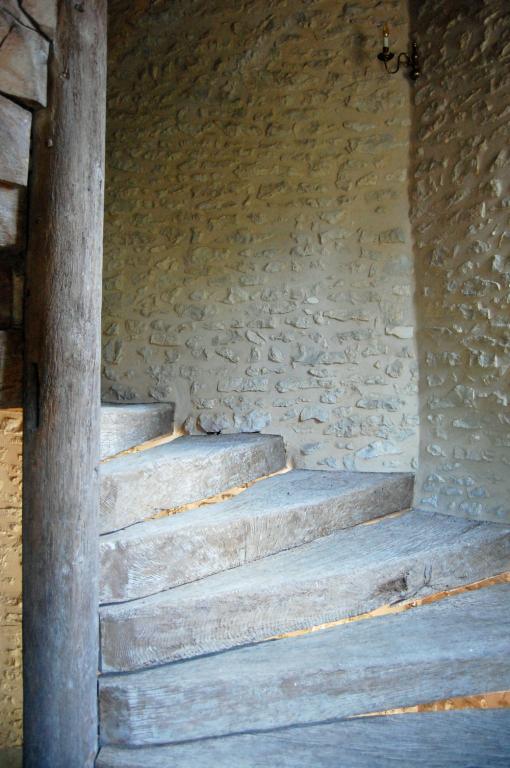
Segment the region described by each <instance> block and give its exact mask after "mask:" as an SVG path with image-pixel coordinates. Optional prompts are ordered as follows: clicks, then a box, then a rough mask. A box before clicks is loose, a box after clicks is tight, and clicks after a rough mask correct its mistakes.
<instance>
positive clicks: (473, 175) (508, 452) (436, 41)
mask: <svg viewBox="0 0 510 768" xmlns="http://www.w3.org/2000/svg"><path fill="white" fill-rule="evenodd" d="M509 11H510V8H509V6H508V3H507V2H505V1H504V0H485V1H484V0H471V1H470V2H469V3H465V2H447V3H444V2H441V0H420V2H419V3H415V4H414V7H413V8H412V15H413V20H414V25H415V27H416V30H417V35H418V38H419V41H420V45H421V51H422V57H423V78H422V79H421V80H420V81H419V82H418V84H417V88H416V92H415V93H416V104H415V111H414V137H413V151H412V157H413V166H414V167H413V174H412V178H414V183H413V187H412V219H413V229H414V237H415V245H416V265H417V266H416V268H417V284H418V286H419V291H418V325H419V328H420V334H419V340H418V349H419V352H420V369H421V375H420V399H421V430H422V441H421V445H422V449H421V455H420V474H419V478H418V485H419V487H418V496H417V501H418V506H420V507H421V508H423V509H431V510H437V511H440V512H449V513H452V514H456V515H461V516H464V517H473V518H480V519H488V520H495V521H506V522H510V410H509V407H508V406H509V398H510V378H509V371H510V309H509V298H510V292H509V289H510V239H509V238H510V230H509V226H508V225H509V213H510V130H509V124H510V67H509V64H510V13H509Z"/></svg>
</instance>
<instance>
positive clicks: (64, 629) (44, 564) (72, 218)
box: [23, 0, 106, 768]
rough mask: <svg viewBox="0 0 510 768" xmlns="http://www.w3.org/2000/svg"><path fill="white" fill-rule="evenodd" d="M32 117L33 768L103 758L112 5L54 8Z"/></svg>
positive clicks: (76, 766)
mask: <svg viewBox="0 0 510 768" xmlns="http://www.w3.org/2000/svg"><path fill="white" fill-rule="evenodd" d="M48 87H49V90H48V108H47V109H44V110H40V111H39V112H38V113H37V114H36V118H35V127H34V156H33V164H32V167H33V177H32V181H31V198H30V222H29V244H28V255H27V288H26V302H25V303H26V306H25V311H26V315H25V329H26V333H25V382H24V389H25V396H24V397H25V400H24V457H23V656H24V659H23V662H24V760H25V763H24V765H25V768H46V767H47V768H50V767H51V768H85V767H86V766H92V765H93V764H94V759H95V754H96V750H97V726H98V724H97V668H98V622H97V613H98V524H97V519H98V508H99V486H98V464H99V427H100V423H99V422H100V378H99V376H100V374H99V370H100V320H101V267H102V238H103V186H104V136H105V95H106V0H59V18H58V27H57V32H56V35H55V40H54V45H53V51H52V53H51V63H50V71H49V86H48Z"/></svg>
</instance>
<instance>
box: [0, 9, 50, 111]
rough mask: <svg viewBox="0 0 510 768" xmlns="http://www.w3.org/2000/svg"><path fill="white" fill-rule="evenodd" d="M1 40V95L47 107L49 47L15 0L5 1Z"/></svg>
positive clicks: (0, 29)
mask: <svg viewBox="0 0 510 768" xmlns="http://www.w3.org/2000/svg"><path fill="white" fill-rule="evenodd" d="M20 17H21V18H22V21H21V20H20ZM0 40H1V41H2V44H1V45H0V91H2V92H3V93H5V94H7V95H9V96H14V97H15V98H17V99H20V100H21V101H23V102H26V103H27V104H29V105H33V106H43V107H44V106H46V81H47V71H46V70H47V67H46V65H47V61H48V51H49V43H48V41H47V40H46V39H45V38H44V37H43V36H42V35H41V34H40V33H39V32H38V31H36V30H35V29H34V28H33V27H31V23H30V21H29V20H28V19H27V17H26V16H25V14H23V13H22V11H21V10H20V7H19V5H18V4H17V3H15V2H13V0H2V5H1V7H0Z"/></svg>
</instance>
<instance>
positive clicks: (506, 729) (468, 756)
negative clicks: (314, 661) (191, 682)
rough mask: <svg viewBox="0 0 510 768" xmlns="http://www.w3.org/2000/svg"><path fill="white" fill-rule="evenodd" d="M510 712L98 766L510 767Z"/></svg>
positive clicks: (134, 757)
mask: <svg viewBox="0 0 510 768" xmlns="http://www.w3.org/2000/svg"><path fill="white" fill-rule="evenodd" d="M509 755H510V710H508V709H492V710H490V709H489V710H475V711H472V710H467V711H457V712H451V711H450V712H426V713H425V712H423V713H420V714H406V715H393V716H390V717H365V718H354V719H351V720H340V721H337V722H334V723H327V724H320V725H309V726H299V727H296V728H284V729H281V730H277V731H272V732H269V733H251V734H250V733H247V734H242V735H239V736H227V737H223V738H220V739H206V740H204V741H196V742H191V743H187V744H175V745H173V746H161V747H145V748H143V747H142V748H141V749H122V748H119V747H104V748H103V749H102V750H101V751H100V753H99V758H98V761H97V762H96V766H97V768H189V767H190V766H193V768H211V766H214V768H262V766H268V767H269V768H272V767H273V766H278V768H306V766H310V767H311V766H313V768H375V766H377V768H394V766H402V768H467V766H473V767H474V766H476V768H507V766H508V763H509V759H508V758H509Z"/></svg>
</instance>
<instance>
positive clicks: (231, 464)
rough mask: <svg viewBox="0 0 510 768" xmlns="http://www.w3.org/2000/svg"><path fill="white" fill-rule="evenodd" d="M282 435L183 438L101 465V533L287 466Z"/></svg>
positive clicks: (206, 496) (203, 497)
mask: <svg viewBox="0 0 510 768" xmlns="http://www.w3.org/2000/svg"><path fill="white" fill-rule="evenodd" d="M285 461H286V459H285V449H284V445H283V440H282V438H281V437H280V436H278V435H260V434H249V435H245V434H240V435H207V436H204V437H202V436H198V437H179V438H177V439H176V440H173V441H171V442H169V443H165V444H164V445H159V446H157V447H155V448H149V449H148V450H146V451H142V452H140V453H132V454H125V455H123V456H118V457H116V458H114V459H112V460H111V461H108V462H106V463H105V464H103V465H102V466H101V521H100V522H101V530H102V531H113V530H118V529H119V528H123V527H125V526H128V525H132V524H133V523H137V522H140V521H141V520H144V519H146V518H148V517H151V515H154V514H155V513H157V512H160V511H161V510H164V509H173V508H176V507H179V506H182V505H184V504H189V503H191V502H194V501H200V500H202V499H206V498H208V497H210V496H215V495H216V494H218V493H220V492H222V491H226V490H228V489H229V488H234V487H237V486H239V485H242V484H243V483H247V482H250V481H251V480H256V479H257V478H259V477H263V476H264V475H267V474H271V473H273V472H277V471H278V470H280V469H283V468H284V467H285Z"/></svg>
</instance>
